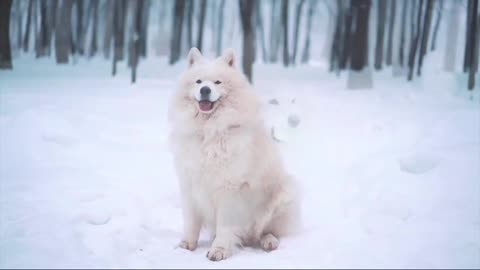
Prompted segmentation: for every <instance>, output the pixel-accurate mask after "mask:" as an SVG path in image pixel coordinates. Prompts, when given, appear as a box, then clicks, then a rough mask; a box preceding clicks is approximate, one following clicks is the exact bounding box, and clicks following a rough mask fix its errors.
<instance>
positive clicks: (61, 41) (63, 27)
mask: <svg viewBox="0 0 480 270" xmlns="http://www.w3.org/2000/svg"><path fill="white" fill-rule="evenodd" d="M72 7H73V0H63V1H62V2H61V4H60V10H59V17H58V20H57V25H56V27H55V58H56V61H57V64H66V63H68V57H69V55H70V49H71V44H70V42H71V40H72V37H71V36H72V20H71V18H72Z"/></svg>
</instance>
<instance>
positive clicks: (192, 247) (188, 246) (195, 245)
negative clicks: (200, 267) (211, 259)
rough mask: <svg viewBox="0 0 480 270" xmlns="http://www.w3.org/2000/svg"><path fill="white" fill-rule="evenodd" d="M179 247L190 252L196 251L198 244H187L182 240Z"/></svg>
mask: <svg viewBox="0 0 480 270" xmlns="http://www.w3.org/2000/svg"><path fill="white" fill-rule="evenodd" d="M178 246H179V247H181V248H183V249H188V250H190V251H194V250H195V249H196V248H197V243H196V242H195V243H193V242H187V241H185V240H182V241H181V242H180V243H179V244H178Z"/></svg>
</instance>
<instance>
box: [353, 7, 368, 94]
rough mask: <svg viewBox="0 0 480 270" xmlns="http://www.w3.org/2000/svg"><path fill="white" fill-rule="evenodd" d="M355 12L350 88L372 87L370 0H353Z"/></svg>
mask: <svg viewBox="0 0 480 270" xmlns="http://www.w3.org/2000/svg"><path fill="white" fill-rule="evenodd" d="M350 5H351V7H352V10H353V13H354V16H353V18H354V21H355V26H356V27H355V32H354V33H353V34H352V44H355V46H350V49H351V53H350V55H351V61H350V71H349V76H348V82H347V84H348V88H349V89H369V88H372V85H373V82H372V73H371V70H370V68H368V36H369V32H368V22H369V17H370V6H371V2H370V0H356V1H351V2H350Z"/></svg>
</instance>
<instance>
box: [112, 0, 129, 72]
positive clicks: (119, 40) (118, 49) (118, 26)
mask: <svg viewBox="0 0 480 270" xmlns="http://www.w3.org/2000/svg"><path fill="white" fill-rule="evenodd" d="M114 6H115V8H114V11H113V12H114V13H113V22H114V32H113V45H114V46H113V47H114V50H113V68H112V75H113V76H115V75H116V73H117V62H118V61H121V60H123V59H124V39H125V15H126V6H127V1H126V0H116V1H114Z"/></svg>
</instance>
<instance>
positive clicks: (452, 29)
mask: <svg viewBox="0 0 480 270" xmlns="http://www.w3.org/2000/svg"><path fill="white" fill-rule="evenodd" d="M451 3H452V10H451V11H450V12H449V15H448V16H449V18H448V25H447V37H448V38H447V39H446V41H447V44H446V46H445V56H444V61H443V69H444V70H445V71H447V72H453V71H455V62H456V58H457V44H458V42H457V41H458V25H459V19H460V5H461V3H460V1H458V0H457V1H452V2H451Z"/></svg>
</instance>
